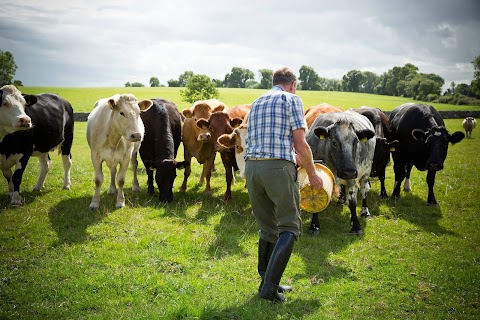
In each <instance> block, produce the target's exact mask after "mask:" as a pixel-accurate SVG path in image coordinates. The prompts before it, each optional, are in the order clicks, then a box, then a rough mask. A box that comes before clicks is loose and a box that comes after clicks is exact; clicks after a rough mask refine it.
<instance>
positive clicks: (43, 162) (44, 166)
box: [33, 152, 52, 191]
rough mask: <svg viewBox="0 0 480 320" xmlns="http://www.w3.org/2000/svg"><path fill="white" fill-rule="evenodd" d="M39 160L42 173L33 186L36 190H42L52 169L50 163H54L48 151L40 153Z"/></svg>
mask: <svg viewBox="0 0 480 320" xmlns="http://www.w3.org/2000/svg"><path fill="white" fill-rule="evenodd" d="M38 162H39V163H40V174H39V175H38V180H37V184H36V185H35V187H33V190H34V191H39V190H42V189H43V186H44V184H45V178H46V177H47V173H48V171H49V170H50V164H51V163H52V161H51V160H50V156H49V155H48V152H46V153H42V154H40V155H39V156H38Z"/></svg>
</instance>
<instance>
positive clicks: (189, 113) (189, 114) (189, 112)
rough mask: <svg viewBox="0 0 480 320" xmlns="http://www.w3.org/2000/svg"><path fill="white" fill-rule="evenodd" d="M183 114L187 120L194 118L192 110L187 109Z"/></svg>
mask: <svg viewBox="0 0 480 320" xmlns="http://www.w3.org/2000/svg"><path fill="white" fill-rule="evenodd" d="M182 114H183V115H184V116H185V118H191V117H193V112H192V110H190V109H185V110H183V111H182Z"/></svg>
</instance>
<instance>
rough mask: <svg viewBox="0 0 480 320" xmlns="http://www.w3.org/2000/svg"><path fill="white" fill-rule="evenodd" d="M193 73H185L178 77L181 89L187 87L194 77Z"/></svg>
mask: <svg viewBox="0 0 480 320" xmlns="http://www.w3.org/2000/svg"><path fill="white" fill-rule="evenodd" d="M193 74H194V73H193V71H185V72H184V73H182V74H181V75H180V76H179V77H178V84H179V86H180V87H186V86H187V81H188V79H189V78H190V77H191V76H193Z"/></svg>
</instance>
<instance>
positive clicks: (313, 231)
mask: <svg viewBox="0 0 480 320" xmlns="http://www.w3.org/2000/svg"><path fill="white" fill-rule="evenodd" d="M308 233H309V234H311V235H312V236H316V235H319V234H320V228H319V227H317V226H310V228H309V229H308Z"/></svg>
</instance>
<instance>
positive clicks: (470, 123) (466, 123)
mask: <svg viewBox="0 0 480 320" xmlns="http://www.w3.org/2000/svg"><path fill="white" fill-rule="evenodd" d="M462 126H463V129H465V134H466V137H467V138H469V139H471V138H472V131H473V129H475V127H476V126H477V120H475V118H473V117H466V118H465V119H464V120H463V122H462Z"/></svg>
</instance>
